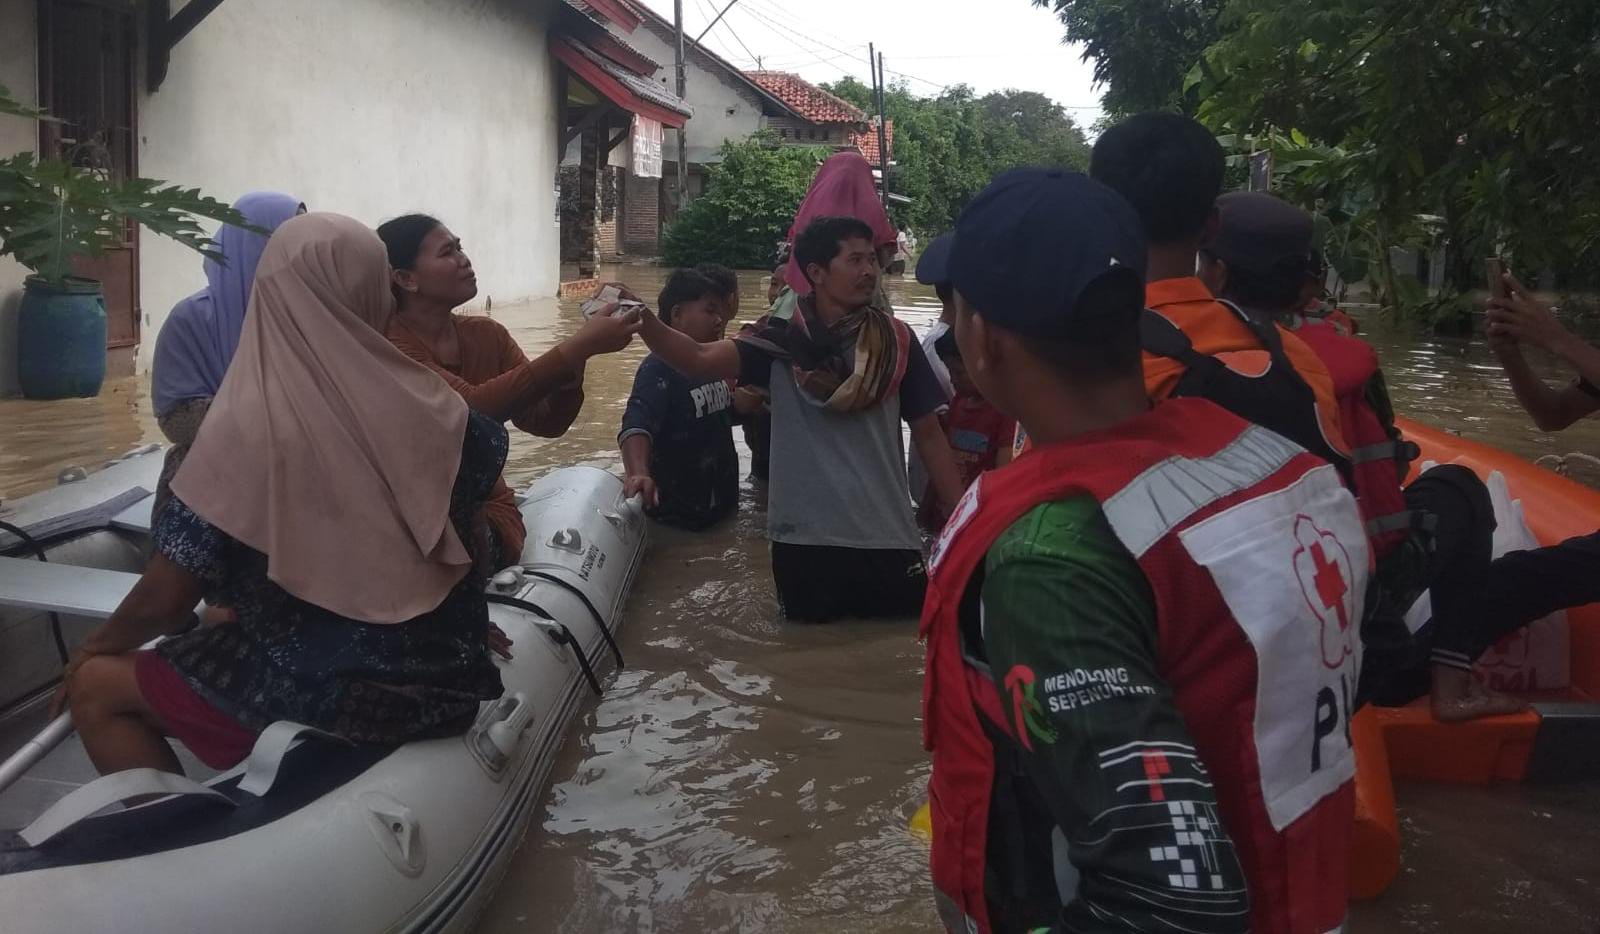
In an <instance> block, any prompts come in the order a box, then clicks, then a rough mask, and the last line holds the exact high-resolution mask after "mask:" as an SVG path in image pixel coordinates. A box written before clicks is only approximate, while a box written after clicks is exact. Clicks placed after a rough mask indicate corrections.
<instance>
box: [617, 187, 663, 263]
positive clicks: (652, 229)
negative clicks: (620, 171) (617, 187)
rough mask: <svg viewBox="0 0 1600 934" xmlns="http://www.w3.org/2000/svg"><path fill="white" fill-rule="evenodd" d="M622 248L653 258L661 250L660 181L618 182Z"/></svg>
mask: <svg viewBox="0 0 1600 934" xmlns="http://www.w3.org/2000/svg"><path fill="white" fill-rule="evenodd" d="M622 224H623V230H622V249H623V250H624V251H625V252H628V253H638V254H641V255H645V256H654V255H655V254H656V253H657V252H658V251H659V250H660V247H661V179H659V178H636V177H635V176H633V175H629V176H627V177H625V178H624V179H623V180H622Z"/></svg>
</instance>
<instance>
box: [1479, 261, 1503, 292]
mask: <svg viewBox="0 0 1600 934" xmlns="http://www.w3.org/2000/svg"><path fill="white" fill-rule="evenodd" d="M1483 266H1484V272H1485V274H1486V275H1487V276H1488V277H1489V297H1490V298H1505V297H1506V296H1507V291H1506V261H1505V260H1503V259H1501V258H1500V257H1498V256H1491V257H1489V258H1488V259H1486V260H1484V261H1483Z"/></svg>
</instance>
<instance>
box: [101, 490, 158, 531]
mask: <svg viewBox="0 0 1600 934" xmlns="http://www.w3.org/2000/svg"><path fill="white" fill-rule="evenodd" d="M155 508H156V498H155V497H154V496H145V497H142V498H141V499H140V500H139V501H138V502H136V503H134V504H133V505H132V506H129V507H128V508H127V509H124V510H122V511H121V512H119V513H117V514H116V515H115V516H112V517H111V527H112V528H114V529H122V530H123V531H124V532H139V533H142V534H144V535H149V534H150V532H151V529H152V528H153V527H154V525H155Z"/></svg>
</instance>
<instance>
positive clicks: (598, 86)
mask: <svg viewBox="0 0 1600 934" xmlns="http://www.w3.org/2000/svg"><path fill="white" fill-rule="evenodd" d="M550 51H551V52H553V53H554V54H555V56H556V58H557V59H559V60H560V61H561V62H562V64H564V65H566V66H567V67H568V68H571V69H572V71H573V73H574V74H575V75H577V76H578V77H579V78H581V79H583V80H584V81H585V82H586V83H588V84H589V85H590V86H592V87H593V88H594V89H595V90H596V91H598V92H600V94H601V95H603V96H604V97H605V98H606V99H607V100H610V101H611V102H612V103H613V104H616V105H617V106H619V107H621V108H623V109H624V110H627V111H629V112H630V113H636V114H639V115H640V116H643V117H649V118H650V119H652V120H659V121H661V123H662V124H663V125H665V126H670V127H680V126H683V123H684V119H685V118H686V117H692V116H694V111H693V109H691V108H690V107H689V105H688V104H685V103H684V102H683V101H682V100H680V99H679V98H678V97H677V95H675V94H673V93H672V92H670V91H668V90H667V89H666V88H664V87H662V86H660V85H659V84H656V83H655V82H654V81H652V80H650V79H649V78H646V77H644V76H642V75H636V74H634V73H633V72H631V71H629V70H628V69H626V68H624V67H622V66H621V65H618V64H617V63H616V62H613V61H612V60H611V59H609V58H606V57H605V56H604V55H601V54H600V53H598V52H596V51H595V50H594V49H591V48H589V47H588V46H587V45H585V44H584V43H583V42H581V41H579V40H578V39H575V38H573V37H571V36H558V35H552V36H551V37H550Z"/></svg>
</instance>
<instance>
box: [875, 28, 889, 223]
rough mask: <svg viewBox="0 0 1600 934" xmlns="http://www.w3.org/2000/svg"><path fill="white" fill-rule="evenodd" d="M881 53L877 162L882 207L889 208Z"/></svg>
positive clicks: (886, 128) (883, 76)
mask: <svg viewBox="0 0 1600 934" xmlns="http://www.w3.org/2000/svg"><path fill="white" fill-rule="evenodd" d="M887 80H888V78H887V76H885V75H884V73H883V53H882V52H879V53H878V162H879V163H880V171H881V172H882V173H883V206H884V209H885V210H887V209H888V207H889V127H888V126H887V125H886V124H885V123H884V121H883V94H884V82H885V81H887Z"/></svg>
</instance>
